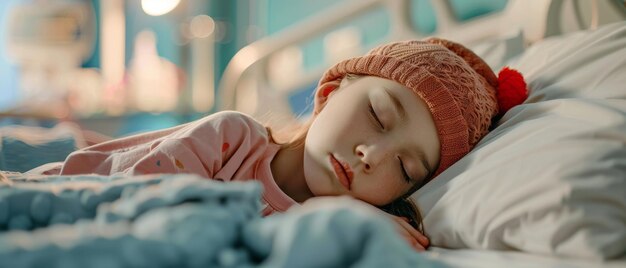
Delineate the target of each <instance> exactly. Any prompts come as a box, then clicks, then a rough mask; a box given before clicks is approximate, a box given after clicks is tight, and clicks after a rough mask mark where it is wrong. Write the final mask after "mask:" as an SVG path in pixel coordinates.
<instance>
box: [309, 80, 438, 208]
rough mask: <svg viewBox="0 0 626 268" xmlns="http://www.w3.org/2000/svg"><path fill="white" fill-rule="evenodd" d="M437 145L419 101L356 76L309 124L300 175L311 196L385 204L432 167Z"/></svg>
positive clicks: (388, 84)
mask: <svg viewBox="0 0 626 268" xmlns="http://www.w3.org/2000/svg"><path fill="white" fill-rule="evenodd" d="M439 146H440V145H439V139H438V136H437V130H436V128H435V123H434V122H433V119H432V117H431V114H430V111H429V110H428V108H427V106H426V104H425V103H424V102H423V101H422V100H421V98H419V97H418V96H417V95H415V93H413V92H412V91H410V90H409V89H407V88H406V87H404V86H403V85H401V84H399V83H397V82H395V81H392V80H388V79H383V78H379V77H374V76H365V77H360V78H357V79H355V80H353V81H349V82H348V83H342V86H341V87H340V88H338V89H336V90H335V91H333V92H332V93H331V94H330V95H329V96H328V100H327V102H326V106H325V107H324V108H323V109H322V111H321V112H320V113H319V114H318V115H317V117H316V118H315V120H314V121H313V124H312V125H311V128H310V129H309V132H308V135H307V137H306V141H305V153H304V176H305V179H306V183H307V185H308V186H309V188H310V190H311V191H312V192H313V194H315V195H316V196H323V195H351V196H353V197H355V198H357V199H361V200H363V201H366V202H368V203H370V204H373V205H378V206H381V205H386V204H388V203H390V202H391V201H393V200H395V199H396V198H398V197H400V196H402V195H404V194H406V193H407V191H409V189H411V188H412V187H413V186H414V185H415V184H421V183H423V181H424V179H425V178H426V177H427V176H428V174H429V173H431V172H434V171H435V170H436V169H437V165H438V163H439V159H440V155H439ZM403 170H405V171H406V173H407V174H408V176H409V177H410V180H409V181H407V180H406V179H405V176H404V174H403ZM346 174H347V176H346ZM346 178H348V179H346Z"/></svg>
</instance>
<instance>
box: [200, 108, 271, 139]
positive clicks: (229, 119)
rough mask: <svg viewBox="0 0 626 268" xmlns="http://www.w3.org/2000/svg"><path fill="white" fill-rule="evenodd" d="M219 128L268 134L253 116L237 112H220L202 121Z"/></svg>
mask: <svg viewBox="0 0 626 268" xmlns="http://www.w3.org/2000/svg"><path fill="white" fill-rule="evenodd" d="M201 121H203V122H205V123H206V122H208V123H210V124H212V125H215V126H219V128H226V129H242V130H243V129H249V130H250V131H252V132H259V133H263V134H265V133H267V129H266V128H265V126H264V125H263V124H261V123H260V122H259V121H257V120H256V119H254V118H252V117H251V116H249V115H247V114H244V113H241V112H237V111H220V112H216V113H214V114H211V115H208V116H206V117H205V118H203V119H201Z"/></svg>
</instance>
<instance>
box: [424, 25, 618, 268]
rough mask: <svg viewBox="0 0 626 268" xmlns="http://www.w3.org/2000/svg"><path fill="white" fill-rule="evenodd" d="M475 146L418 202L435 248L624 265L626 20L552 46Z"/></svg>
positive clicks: (527, 59)
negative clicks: (524, 89)
mask: <svg viewBox="0 0 626 268" xmlns="http://www.w3.org/2000/svg"><path fill="white" fill-rule="evenodd" d="M512 67H513V68H516V69H518V70H520V71H521V72H522V73H523V74H524V75H525V77H526V80H527V81H528V82H529V87H530V89H531V94H530V96H529V99H528V100H527V101H526V103H525V104H523V105H520V106H518V107H515V108H513V109H511V110H510V111H509V112H508V113H507V114H506V115H505V116H504V117H503V118H502V119H501V120H500V122H499V126H498V127H497V128H496V129H494V130H493V131H492V132H491V133H489V134H488V135H487V136H486V137H485V138H483V140H481V141H480V143H479V144H478V145H477V146H476V148H475V149H474V150H473V151H472V152H471V153H470V154H468V155H467V156H466V157H464V158H463V159H461V160H460V161H459V162H457V163H456V164H455V165H453V166H452V167H450V168H449V169H448V170H446V171H445V172H444V173H442V174H441V175H440V176H438V177H437V178H435V179H434V180H433V181H431V182H430V183H428V184H427V185H426V186H424V187H423V188H422V189H420V190H419V191H418V192H417V193H415V194H414V195H413V196H412V197H413V198H414V200H415V201H416V202H417V204H418V206H419V207H420V209H421V211H422V213H423V215H424V224H425V229H426V232H427V234H428V235H429V236H430V239H431V242H432V244H433V245H434V246H438V247H447V248H474V249H495V250H519V251H525V252H530V253H537V254H544V255H546V254H547V255H557V256H567V257H574V258H589V259H610V258H624V257H626V255H625V253H626V22H620V23H617V24H611V25H607V26H604V27H601V28H600V29H598V30H595V31H586V32H578V33H574V34H569V35H566V36H561V37H556V38H551V39H547V40H544V41H543V42H540V43H537V44H535V45H533V46H531V47H530V48H528V49H527V51H526V52H525V53H524V54H523V55H522V56H521V57H520V58H519V59H518V61H517V63H516V64H513V65H512Z"/></svg>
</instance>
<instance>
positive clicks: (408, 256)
mask: <svg viewBox="0 0 626 268" xmlns="http://www.w3.org/2000/svg"><path fill="white" fill-rule="evenodd" d="M5 175H6V174H5ZM5 177H6V178H8V180H6V179H5V180H4V182H0V267H441V265H440V264H438V263H434V262H433V261H432V260H428V259H426V258H425V257H424V256H422V255H420V254H419V253H416V252H414V251H413V250H412V249H411V248H410V247H409V246H408V245H406V244H405V242H404V241H403V240H402V239H401V238H400V237H399V236H398V235H397V234H396V232H395V230H394V226H393V225H392V224H391V223H390V222H388V221H387V220H386V219H385V218H384V217H380V216H378V215H377V214H376V213H374V212H373V211H372V210H370V209H369V208H366V207H365V206H364V205H362V204H360V203H358V202H357V201H353V200H350V199H348V198H323V199H319V200H316V201H312V202H310V203H309V202H307V204H305V205H304V206H302V207H298V208H295V209H292V210H290V211H289V212H287V213H284V214H275V215H273V216H269V217H266V218H262V217H261V216H260V214H259V211H260V209H261V203H260V200H261V199H260V198H261V191H262V189H261V185H260V184H258V183H256V182H243V183H242V182H229V183H220V182H216V181H212V180H207V179H202V178H200V177H196V176H191V175H158V176H135V177H111V176H95V175H94V176H35V177H32V176H31V177H27V176H25V175H21V174H8V175H6V176H5Z"/></svg>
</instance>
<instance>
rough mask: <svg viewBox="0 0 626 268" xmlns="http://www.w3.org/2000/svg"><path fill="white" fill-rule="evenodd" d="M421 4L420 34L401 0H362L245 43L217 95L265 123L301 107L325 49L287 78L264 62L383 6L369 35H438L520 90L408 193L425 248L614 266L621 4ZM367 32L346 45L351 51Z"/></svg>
mask: <svg viewBox="0 0 626 268" xmlns="http://www.w3.org/2000/svg"><path fill="white" fill-rule="evenodd" d="M430 3H432V6H433V8H434V12H435V14H436V18H437V29H436V31H435V32H433V33H428V34H425V33H422V32H420V31H419V30H416V28H415V27H414V26H413V25H411V22H410V14H409V12H408V10H411V8H410V4H411V1H402V0H398V1H384V0H364V1H350V2H346V3H344V4H343V5H342V6H337V7H336V8H332V9H329V11H328V12H324V13H323V14H320V15H317V16H312V17H311V18H309V19H307V20H305V21H303V22H302V23H299V24H297V25H295V26H293V27H291V28H288V29H286V30H284V31H283V32H280V33H278V34H276V35H273V36H269V37H267V38H264V39H261V40H259V41H257V42H254V43H252V44H250V45H248V46H246V47H244V48H243V49H241V50H240V51H239V52H238V53H237V54H236V55H235V56H234V57H233V59H232V60H231V62H230V63H229V65H228V67H227V68H226V71H225V72H224V75H223V77H222V80H221V84H220V87H219V93H220V94H221V97H220V99H219V103H218V104H219V105H221V109H234V110H239V111H242V112H245V113H248V114H250V115H252V116H254V117H256V118H257V119H259V120H261V121H262V122H266V123H267V124H268V125H270V126H273V127H276V128H281V127H283V126H285V125H292V124H297V123H298V122H301V120H302V118H306V117H307V116H308V113H310V109H311V107H306V106H302V105H294V103H293V97H294V96H304V98H306V99H307V100H308V102H311V100H312V97H311V96H312V94H313V90H314V88H315V85H316V83H317V81H318V79H319V78H320V77H321V75H322V73H323V71H324V70H325V69H326V68H328V67H329V66H330V65H332V63H333V61H332V60H328V61H326V63H325V65H324V66H321V67H319V68H314V69H310V70H308V71H306V72H303V73H301V74H300V75H298V76H297V77H298V79H294V80H289V81H287V82H285V81H280V77H278V78H277V76H275V75H272V74H273V73H274V72H276V70H273V68H280V64H274V61H277V60H280V58H281V57H284V53H287V54H288V55H293V54H289V53H288V52H289V51H291V50H292V49H293V48H294V47H298V46H301V45H302V44H304V43H306V42H308V41H310V40H312V39H314V38H320V36H321V37H324V36H332V35H333V33H334V32H339V33H340V34H341V33H344V34H345V32H341V31H343V30H344V29H343V28H342V27H344V26H345V25H346V23H347V22H349V21H350V20H353V19H354V18H356V17H358V16H359V15H362V14H366V13H367V12H370V11H371V10H375V9H384V10H386V11H387V12H389V14H390V15H389V17H390V18H391V19H390V29H389V34H388V35H387V36H386V37H385V38H384V39H383V40H381V42H380V43H385V42H390V41H398V40H406V39H420V38H424V37H427V36H431V35H433V36H440V37H444V38H449V39H451V40H454V41H457V42H460V43H462V44H466V45H467V46H468V47H470V48H471V49H473V50H474V51H475V52H477V54H479V55H481V56H482V57H483V58H484V59H485V60H486V61H487V63H488V64H489V65H491V67H492V68H493V69H494V70H495V71H498V70H499V69H500V68H501V67H503V66H505V65H509V66H512V67H513V68H516V69H518V70H520V71H521V72H522V73H523V74H524V75H525V77H526V80H527V82H528V84H529V89H530V96H529V98H528V100H527V101H526V102H525V103H524V104H523V105H520V106H519V107H517V108H515V109H512V110H511V111H509V112H508V113H507V114H506V115H505V116H504V117H503V118H502V119H501V120H500V121H499V122H498V123H497V127H496V128H495V129H494V131H492V132H491V133H490V134H489V135H487V136H486V137H485V138H484V139H483V140H482V141H481V142H480V143H479V144H478V145H477V147H476V148H475V149H474V150H473V151H472V152H471V153H470V154H469V155H467V156H466V157H464V158H463V159H462V160H461V161H459V162H458V163H457V164H455V165H454V166H452V167H451V168H450V169H449V170H447V171H446V172H444V173H442V174H441V175H440V176H438V177H437V178H436V179H435V180H433V181H432V182H430V183H429V184H427V185H426V186H425V187H423V188H422V189H420V190H419V191H418V192H417V193H415V194H414V195H413V196H412V198H413V199H414V201H416V203H417V204H418V206H419V208H420V210H421V212H422V214H423V215H424V223H425V229H426V232H427V234H428V235H429V237H430V238H431V241H432V244H433V245H434V247H433V248H431V250H429V252H428V253H427V255H428V256H430V258H433V259H437V260H440V261H442V262H444V263H447V264H449V265H451V266H453V267H505V266H506V267H605V266H606V267H625V266H626V262H624V258H626V180H625V178H626V165H624V164H623V163H626V149H624V148H625V144H626V90H625V88H624V85H626V75H624V74H626V22H625V18H626V13H625V12H626V7H625V6H624V5H625V4H624V2H623V1H560V0H553V1H550V0H540V1H515V0H511V1H509V2H508V5H507V6H506V7H505V9H504V10H502V11H501V12H495V13H491V14H488V15H485V16H481V17H478V18H476V19H473V20H469V21H467V22H460V21H458V20H457V19H455V17H454V15H453V10H452V6H451V4H450V2H449V1H431V2H430ZM377 44H378V43H375V44H371V45H370V46H365V47H363V46H362V47H354V48H353V49H361V50H360V51H359V52H358V53H356V54H357V55H359V54H364V53H366V52H367V50H368V49H370V48H371V47H373V46H376V45H377ZM333 60H335V62H336V60H338V59H336V58H333ZM279 62H280V61H279ZM277 65H278V67H277ZM295 67H298V66H295ZM292 68H293V66H292ZM283 70H284V69H280V71H283ZM285 76H289V75H288V74H287V75H285ZM298 103H301V102H298ZM615 259H617V260H615ZM606 260H612V261H606Z"/></svg>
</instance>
